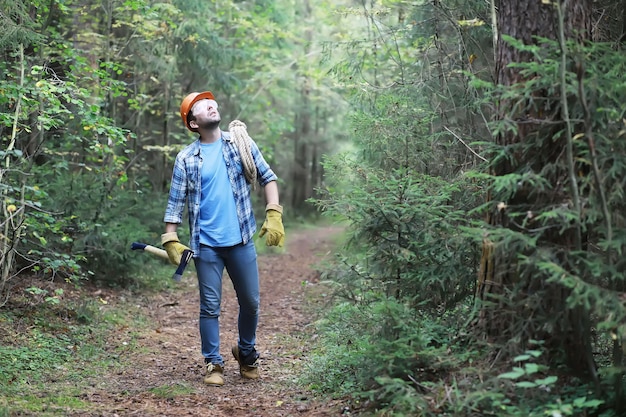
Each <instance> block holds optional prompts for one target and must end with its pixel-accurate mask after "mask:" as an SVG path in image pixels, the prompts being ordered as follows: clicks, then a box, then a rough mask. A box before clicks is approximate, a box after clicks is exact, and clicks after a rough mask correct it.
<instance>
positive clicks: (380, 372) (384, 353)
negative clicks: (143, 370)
mask: <svg viewBox="0 0 626 417" xmlns="http://www.w3.org/2000/svg"><path fill="white" fill-rule="evenodd" d="M316 330H317V331H318V332H319V334H320V335H322V339H321V341H320V342H319V345H318V347H317V348H316V351H315V354H314V356H313V359H312V360H311V361H310V362H309V366H308V370H307V373H306V375H305V376H304V378H303V382H305V383H307V384H309V385H310V386H311V387H312V388H314V389H316V390H319V391H321V392H325V393H332V394H333V395H335V396H337V397H342V396H345V395H354V396H355V397H360V398H362V399H365V398H370V399H376V401H377V402H378V403H384V402H388V401H391V402H395V401H398V402H404V401H405V400H402V399H401V398H402V397H403V396H404V393H403V392H395V391H393V390H389V383H393V384H396V385H397V384H404V385H405V386H407V387H408V386H411V385H413V383H414V381H415V380H418V381H423V380H424V379H430V378H434V377H435V376H436V375H437V374H438V373H445V372H446V370H447V369H449V368H450V367H451V366H452V365H453V364H452V362H450V361H449V360H448V359H446V358H445V354H444V352H445V349H446V347H447V345H446V343H447V342H448V337H449V334H448V335H446V334H445V333H444V334H442V331H444V332H445V330H444V329H443V328H442V327H439V326H437V325H434V324H433V323H432V322H430V321H429V320H427V319H426V318H424V317H421V316H420V315H419V313H417V312H416V311H415V310H410V309H408V308H407V307H406V306H405V305H403V304H402V303H398V302H395V301H394V300H381V301H379V302H376V303H370V304H369V305H367V306H358V305H355V304H353V303H349V302H343V303H339V304H337V305H336V306H335V307H334V308H333V309H332V310H330V311H329V312H328V313H327V314H325V315H324V316H323V317H322V318H321V319H320V320H319V321H318V322H317V323H316ZM393 381H395V382H393ZM400 381H403V382H400ZM411 391H412V393H411V396H412V397H413V398H414V399H416V398H417V397H416V396H417V394H418V393H417V392H415V390H414V389H412V390H411Z"/></svg>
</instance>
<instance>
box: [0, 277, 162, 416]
mask: <svg viewBox="0 0 626 417" xmlns="http://www.w3.org/2000/svg"><path fill="white" fill-rule="evenodd" d="M35 284H36V285H38V286H35ZM61 287H65V288H64V290H63V291H59V289H60V288H61ZM162 287H163V286H162V285H161V288H162ZM33 288H38V291H33ZM29 290H30V291H29ZM47 294H55V296H54V297H49V296H47ZM138 308H139V307H137V306H135V305H133V304H131V303H128V302H125V301H124V300H111V299H110V298H109V296H108V295H107V293H106V292H103V291H102V290H98V291H95V290H94V289H93V288H92V289H91V290H88V289H87V288H78V287H75V286H74V285H67V284H66V285H61V284H59V285H57V289H56V290H52V283H49V282H48V283H42V282H41V281H35V282H34V284H33V285H31V286H30V287H29V288H20V289H14V291H13V296H12V298H11V299H10V300H9V301H8V303H7V304H6V305H5V306H4V308H3V309H0V416H5V415H6V416H8V415H38V416H46V415H63V414H64V413H67V412H70V411H71V412H72V413H76V412H80V410H87V409H88V408H89V407H90V404H89V402H88V401H87V400H83V398H85V397H84V396H85V393H86V392H88V391H89V390H90V389H94V387H98V386H100V384H103V383H105V382H103V381H101V380H100V377H99V375H102V374H103V373H104V372H107V371H110V370H111V369H118V368H119V367H123V366H125V362H124V357H125V355H124V352H126V351H127V350H128V349H129V347H131V346H132V345H133V343H134V338H135V337H136V336H137V332H138V331H141V329H143V328H145V327H146V326H148V322H147V320H146V319H145V318H144V317H143V316H142V315H141V314H140V313H139V310H138ZM124 329H133V331H132V332H129V331H127V330H124ZM120 330H122V331H123V332H124V337H123V340H122V339H121V338H120V336H119V332H120Z"/></svg>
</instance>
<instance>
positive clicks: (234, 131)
mask: <svg viewBox="0 0 626 417" xmlns="http://www.w3.org/2000/svg"><path fill="white" fill-rule="evenodd" d="M228 130H229V131H230V135H231V138H232V140H233V141H234V142H235V145H236V146H237V149H238V150H239V156H240V157H241V163H242V165H243V173H244V175H245V177H246V181H248V183H250V184H252V187H253V188H256V187H255V185H256V175H257V173H256V164H255V163H254V159H253V158H252V150H251V148H250V142H251V141H252V139H251V138H250V136H249V135H248V128H247V126H246V124H245V123H244V122H242V121H241V120H233V121H232V122H230V123H229V125H228Z"/></svg>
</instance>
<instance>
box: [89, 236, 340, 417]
mask: <svg viewBox="0 0 626 417" xmlns="http://www.w3.org/2000/svg"><path fill="white" fill-rule="evenodd" d="M338 231H339V229H337V228H333V227H325V228H319V229H313V230H307V231H301V232H298V233H293V234H291V235H288V236H287V245H288V246H287V250H286V251H285V252H284V253H280V254H278V253H274V254H268V255H260V256H259V269H260V276H261V317H260V322H259V329H258V332H257V333H258V337H257V338H258V340H257V350H258V351H259V353H260V354H261V379H260V380H259V381H247V380H243V379H242V378H241V377H240V376H239V372H238V368H237V363H236V361H235V360H234V359H233V358H232V355H231V354H230V347H231V345H232V344H234V343H236V340H237V332H236V326H237V311H238V308H237V301H236V298H235V295H234V291H233V289H232V284H231V283H230V280H229V279H228V278H227V277H226V276H225V279H224V289H223V292H224V295H223V302H222V316H221V319H220V323H221V353H222V356H223V357H224V359H225V361H226V363H225V375H224V376H225V385H224V386H223V387H209V386H206V385H204V384H203V382H202V379H203V376H204V371H203V368H202V357H201V355H200V350H199V345H200V340H199V336H198V293H197V284H196V279H195V271H194V270H193V267H192V268H190V269H191V271H193V274H192V273H187V274H185V277H184V278H183V281H182V283H181V284H180V285H181V287H182V292H181V291H176V292H175V293H174V292H172V293H169V294H168V293H162V294H160V295H158V296H155V297H151V298H150V299H142V300H139V302H138V304H139V305H140V306H141V308H142V310H143V311H145V314H147V315H148V316H149V317H150V318H151V320H152V323H151V324H150V329H149V330H148V331H145V332H141V333H140V334H137V333H136V331H135V330H133V329H127V330H126V331H125V332H121V333H120V334H119V340H115V341H111V343H116V344H117V345H118V346H122V347H124V346H128V349H127V350H125V352H124V353H123V354H122V355H121V356H123V360H124V361H127V360H130V362H131V363H132V364H133V365H132V366H127V367H124V369H123V370H122V371H120V370H112V371H111V373H110V374H108V375H101V376H100V378H98V382H97V383H96V384H95V386H94V389H93V391H92V392H90V393H88V394H85V396H84V398H82V399H83V400H85V401H88V402H91V403H93V404H94V405H95V407H94V409H97V410H98V411H97V412H93V413H91V414H89V415H91V416H108V417H110V416H120V417H121V416H146V417H149V416H173V417H177V416H215V417H221V416H229V417H238V416H263V417H265V416H272V417H273V416H312V417H321V416H337V415H341V414H342V404H340V403H339V402H336V401H319V400H315V399H314V398H313V397H312V396H311V394H310V393H307V392H305V391H300V390H298V389H297V387H296V384H295V383H293V380H294V378H295V377H296V376H297V375H298V373H299V372H300V369H301V368H302V367H303V366H304V363H303V362H304V361H305V360H306V347H305V346H304V342H303V340H304V339H303V337H304V335H303V334H302V329H303V328H304V326H306V325H307V324H308V323H310V321H311V318H310V317H308V315H307V314H306V312H305V311H304V308H303V299H304V297H305V293H306V291H307V289H306V286H305V285H303V282H304V281H308V282H311V283H315V282H316V281H317V279H318V274H317V273H316V272H315V270H314V268H313V267H314V265H315V264H316V263H317V262H319V261H320V260H321V259H322V258H323V257H324V256H327V255H328V253H329V250H330V247H331V246H330V245H331V244H332V237H333V235H335V234H336V233H338ZM124 343H126V344H127V345H124ZM122 350H123V351H124V349H122ZM81 415H82V416H84V415H85V413H82V414H81Z"/></svg>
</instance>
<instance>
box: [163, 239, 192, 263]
mask: <svg viewBox="0 0 626 417" xmlns="http://www.w3.org/2000/svg"><path fill="white" fill-rule="evenodd" d="M161 245H163V247H164V248H165V251H166V252H167V257H168V258H169V259H170V262H171V263H173V264H174V265H179V264H180V258H181V257H182V254H183V252H184V251H186V250H190V249H189V248H188V247H187V246H185V245H183V244H182V243H180V240H178V235H177V234H176V232H169V233H163V234H162V235H161Z"/></svg>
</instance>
